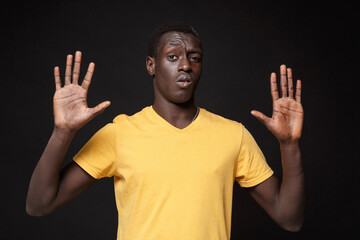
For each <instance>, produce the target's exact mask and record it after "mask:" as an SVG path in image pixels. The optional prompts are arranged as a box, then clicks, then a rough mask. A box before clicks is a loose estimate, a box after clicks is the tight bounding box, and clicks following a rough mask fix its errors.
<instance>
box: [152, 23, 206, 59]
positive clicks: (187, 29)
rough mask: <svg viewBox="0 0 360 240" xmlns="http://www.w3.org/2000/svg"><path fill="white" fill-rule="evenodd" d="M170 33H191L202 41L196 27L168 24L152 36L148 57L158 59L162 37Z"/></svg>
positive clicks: (153, 32) (155, 31) (156, 30)
mask: <svg viewBox="0 0 360 240" xmlns="http://www.w3.org/2000/svg"><path fill="white" fill-rule="evenodd" d="M168 32H180V33H191V34H193V35H194V36H195V37H197V38H198V40H199V41H200V36H199V34H198V33H197V32H196V30H195V28H194V27H192V26H190V25H188V24H185V23H182V22H172V23H167V24H164V25H161V26H159V27H157V28H155V29H154V30H153V31H152V33H151V34H150V37H149V40H148V56H150V57H153V58H156V57H157V54H158V51H157V50H158V47H159V42H160V39H161V36H162V35H164V34H165V33H168Z"/></svg>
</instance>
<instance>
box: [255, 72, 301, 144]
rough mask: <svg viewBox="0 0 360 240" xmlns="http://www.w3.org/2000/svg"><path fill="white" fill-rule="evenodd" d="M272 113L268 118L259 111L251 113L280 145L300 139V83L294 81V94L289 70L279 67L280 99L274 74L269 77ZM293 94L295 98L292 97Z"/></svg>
mask: <svg viewBox="0 0 360 240" xmlns="http://www.w3.org/2000/svg"><path fill="white" fill-rule="evenodd" d="M270 86H271V96H272V100H273V113H272V117H271V118H269V117H267V116H265V115H264V114H263V113H261V112H259V111H255V110H253V111H251V114H252V115H253V116H255V117H256V118H257V119H258V120H259V121H260V122H262V123H263V124H264V125H265V126H266V127H267V128H268V129H269V130H270V131H271V132H272V134H274V136H275V137H276V138H277V139H278V141H279V142H280V143H288V142H294V141H298V140H299V139H300V137H301V130H302V126H303V119H304V111H303V107H302V105H301V81H300V80H297V81H296V92H295V91H294V87H293V76H292V70H291V68H286V66H285V65H281V66H280V87H281V97H279V91H278V87H277V80H276V74H275V73H272V74H271V76H270ZM294 94H295V97H294Z"/></svg>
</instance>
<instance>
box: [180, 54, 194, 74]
mask: <svg viewBox="0 0 360 240" xmlns="http://www.w3.org/2000/svg"><path fill="white" fill-rule="evenodd" d="M178 71H179V72H180V71H184V72H189V71H191V64H190V62H189V59H187V57H182V58H181V59H180V61H179V67H178Z"/></svg>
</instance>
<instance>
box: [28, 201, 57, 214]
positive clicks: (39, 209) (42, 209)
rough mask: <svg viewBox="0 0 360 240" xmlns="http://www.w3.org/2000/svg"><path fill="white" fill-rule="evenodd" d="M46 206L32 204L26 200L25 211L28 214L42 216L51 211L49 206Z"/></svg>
mask: <svg viewBox="0 0 360 240" xmlns="http://www.w3.org/2000/svg"><path fill="white" fill-rule="evenodd" d="M46 206H47V205H45V204H43V205H41V204H34V203H32V202H31V201H30V200H27V201H26V207H25V211H26V213H27V214H28V215H29V216H33V217H42V216H45V215H47V214H49V213H50V212H51V210H50V208H49V207H46Z"/></svg>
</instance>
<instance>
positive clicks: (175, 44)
mask: <svg viewBox="0 0 360 240" xmlns="http://www.w3.org/2000/svg"><path fill="white" fill-rule="evenodd" d="M180 45H182V44H181V43H180V42H169V44H168V46H180Z"/></svg>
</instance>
